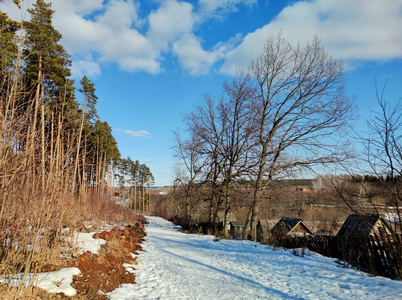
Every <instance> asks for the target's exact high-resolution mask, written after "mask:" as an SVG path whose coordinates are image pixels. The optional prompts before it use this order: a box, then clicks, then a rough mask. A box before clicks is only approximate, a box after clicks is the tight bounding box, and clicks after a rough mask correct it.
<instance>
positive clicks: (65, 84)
mask: <svg viewBox="0 0 402 300" xmlns="http://www.w3.org/2000/svg"><path fill="white" fill-rule="evenodd" d="M28 12H29V13H30V14H31V20H30V21H29V22H24V23H23V28H24V29H25V31H26V42H25V50H24V56H25V57H26V60H25V73H26V81H27V90H28V91H29V92H30V95H29V99H34V98H35V97H38V96H39V100H40V103H44V104H46V105H47V111H50V110H52V111H58V112H59V113H65V112H66V111H67V110H73V111H76V110H77V109H76V108H77V103H76V101H75V97H74V87H73V83H74V81H73V80H71V79H69V77H70V75H71V71H70V65H71V61H70V60H69V55H68V53H67V52H66V51H65V49H64V47H63V46H62V45H60V44H59V42H60V40H61V37H62V36H61V34H60V33H59V32H58V31H57V30H56V29H55V28H54V27H53V25H52V17H53V14H54V10H52V9H51V4H50V3H46V2H45V1H43V0H37V1H36V3H34V4H33V8H32V9H28ZM34 95H35V96H34ZM75 117H77V116H76V115H74V117H73V116H72V115H71V114H68V113H66V116H65V118H68V119H70V121H72V120H71V119H72V118H75Z"/></svg>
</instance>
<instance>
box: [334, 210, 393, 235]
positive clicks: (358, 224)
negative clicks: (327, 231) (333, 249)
mask: <svg viewBox="0 0 402 300" xmlns="http://www.w3.org/2000/svg"><path fill="white" fill-rule="evenodd" d="M376 226H380V227H388V224H387V223H386V222H385V221H384V219H383V218H382V217H381V216H380V215H365V216H359V215H350V216H349V217H348V218H347V219H346V221H345V223H343V225H342V227H341V229H340V230H339V232H338V236H360V237H368V236H370V235H373V234H374V232H373V229H375V227H376Z"/></svg>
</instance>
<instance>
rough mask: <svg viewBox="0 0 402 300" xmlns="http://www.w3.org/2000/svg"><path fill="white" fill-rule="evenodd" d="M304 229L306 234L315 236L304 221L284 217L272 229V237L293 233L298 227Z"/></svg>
mask: <svg viewBox="0 0 402 300" xmlns="http://www.w3.org/2000/svg"><path fill="white" fill-rule="evenodd" d="M298 226H300V227H301V228H303V230H304V231H305V233H306V234H313V232H312V231H311V230H310V228H308V227H307V225H306V224H304V223H303V220H302V219H298V218H289V217H282V218H281V219H280V220H279V221H278V223H276V224H275V226H274V227H273V228H272V229H271V234H272V235H287V234H289V233H291V232H292V231H293V230H294V229H295V228H296V227H298Z"/></svg>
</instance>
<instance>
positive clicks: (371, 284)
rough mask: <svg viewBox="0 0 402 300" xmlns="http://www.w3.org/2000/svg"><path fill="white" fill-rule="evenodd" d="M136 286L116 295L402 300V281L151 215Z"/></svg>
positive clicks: (161, 297) (111, 296)
mask: <svg viewBox="0 0 402 300" xmlns="http://www.w3.org/2000/svg"><path fill="white" fill-rule="evenodd" d="M148 221H149V224H148V225H147V229H146V231H147V237H146V241H145V242H144V243H143V248H144V249H145V250H146V252H141V253H140V255H139V256H138V259H137V260H138V263H139V265H138V266H137V267H138V268H137V270H136V271H135V273H136V282H137V284H136V285H131V284H127V285H122V286H121V287H120V288H118V289H116V290H115V291H113V292H111V293H110V294H109V297H110V299H208V300H213V299H230V300H232V299H365V300H368V299H402V282H398V281H393V280H390V279H387V278H383V277H369V276H368V275H367V274H364V273H361V272H358V271H356V270H352V269H344V268H342V267H340V266H338V265H337V264H336V263H334V262H333V260H331V259H329V258H326V257H322V256H320V255H317V254H314V255H313V256H305V257H299V256H295V255H293V254H291V253H290V252H286V251H273V250H272V249H271V248H270V247H267V246H264V245H259V244H255V243H252V242H249V241H231V240H220V241H217V242H214V239H213V237H212V236H199V235H189V234H183V233H181V232H179V231H177V229H175V228H174V225H173V224H172V223H170V222H168V221H165V220H164V219H161V218H158V217H149V218H148Z"/></svg>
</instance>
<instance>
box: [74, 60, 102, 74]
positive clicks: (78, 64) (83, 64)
mask: <svg viewBox="0 0 402 300" xmlns="http://www.w3.org/2000/svg"><path fill="white" fill-rule="evenodd" d="M71 73H72V76H73V77H75V78H81V77H82V76H84V75H86V76H88V77H96V76H99V75H100V74H101V70H100V67H99V64H98V63H97V62H94V61H89V60H78V61H77V60H76V61H73V63H72V66H71Z"/></svg>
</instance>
